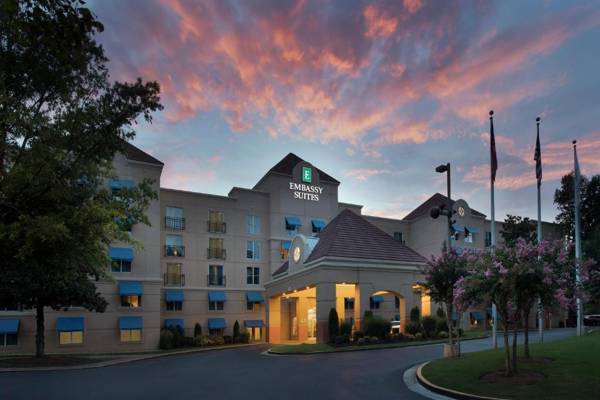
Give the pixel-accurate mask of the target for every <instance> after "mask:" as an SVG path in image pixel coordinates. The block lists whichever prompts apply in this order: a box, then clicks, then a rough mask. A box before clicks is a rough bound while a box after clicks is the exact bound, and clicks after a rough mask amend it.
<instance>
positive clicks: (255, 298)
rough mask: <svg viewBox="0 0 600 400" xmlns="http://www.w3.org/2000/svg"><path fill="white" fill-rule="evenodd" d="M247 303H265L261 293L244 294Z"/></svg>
mask: <svg viewBox="0 0 600 400" xmlns="http://www.w3.org/2000/svg"><path fill="white" fill-rule="evenodd" d="M246 300H247V301H248V303H262V302H264V301H265V299H264V297H263V295H262V293H261V292H246Z"/></svg>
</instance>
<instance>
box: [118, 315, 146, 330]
mask: <svg viewBox="0 0 600 400" xmlns="http://www.w3.org/2000/svg"><path fill="white" fill-rule="evenodd" d="M143 327H144V320H143V319H142V317H119V329H142V328H143Z"/></svg>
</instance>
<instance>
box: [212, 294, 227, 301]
mask: <svg viewBox="0 0 600 400" xmlns="http://www.w3.org/2000/svg"><path fill="white" fill-rule="evenodd" d="M208 301H225V292H208Z"/></svg>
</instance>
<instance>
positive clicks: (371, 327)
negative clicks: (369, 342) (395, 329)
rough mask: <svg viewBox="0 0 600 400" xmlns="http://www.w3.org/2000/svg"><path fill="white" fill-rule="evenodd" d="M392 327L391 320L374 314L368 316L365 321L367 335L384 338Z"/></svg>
mask: <svg viewBox="0 0 600 400" xmlns="http://www.w3.org/2000/svg"><path fill="white" fill-rule="evenodd" d="M391 329H392V326H391V323H390V321H388V320H387V319H385V318H382V317H378V316H373V317H371V318H367V319H366V320H365V322H364V332H365V336H371V337H378V338H380V339H384V338H385V336H386V335H387V334H389V333H390V330H391Z"/></svg>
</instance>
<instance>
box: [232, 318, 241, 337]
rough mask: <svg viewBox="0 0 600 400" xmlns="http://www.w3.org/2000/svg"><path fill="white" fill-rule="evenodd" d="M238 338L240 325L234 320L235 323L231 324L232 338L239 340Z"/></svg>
mask: <svg viewBox="0 0 600 400" xmlns="http://www.w3.org/2000/svg"><path fill="white" fill-rule="evenodd" d="M239 337H240V323H239V322H238V321H237V319H236V320H235V323H234V324H233V338H234V339H235V338H239Z"/></svg>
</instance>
